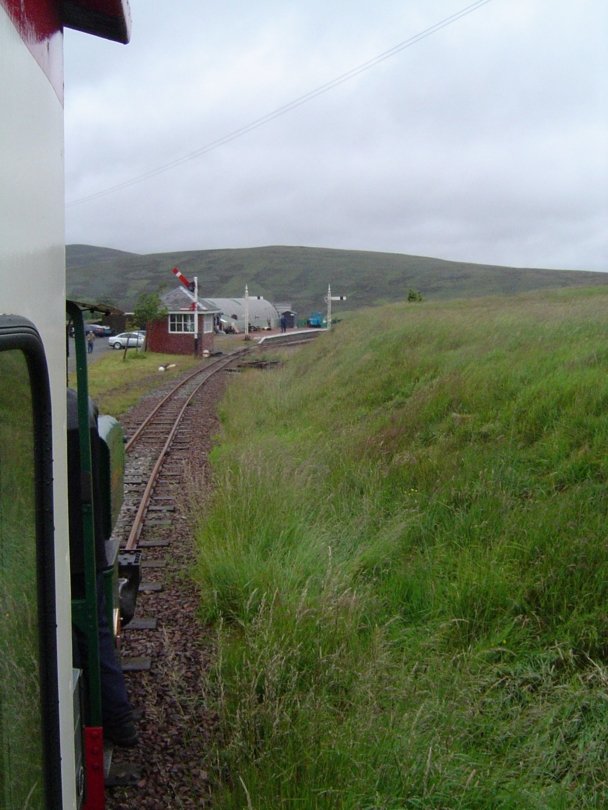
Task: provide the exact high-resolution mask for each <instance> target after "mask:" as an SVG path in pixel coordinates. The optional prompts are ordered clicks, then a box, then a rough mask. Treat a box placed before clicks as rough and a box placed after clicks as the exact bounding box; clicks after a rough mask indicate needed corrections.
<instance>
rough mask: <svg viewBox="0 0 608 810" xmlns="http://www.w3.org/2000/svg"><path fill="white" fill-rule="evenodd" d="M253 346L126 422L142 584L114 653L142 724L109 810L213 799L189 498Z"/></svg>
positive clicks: (128, 493) (131, 511)
mask: <svg viewBox="0 0 608 810" xmlns="http://www.w3.org/2000/svg"><path fill="white" fill-rule="evenodd" d="M317 334H318V332H317ZM290 338H291V339H290ZM284 342H287V343H289V344H292V345H293V344H294V343H298V342H300V337H299V336H298V335H294V334H291V335H288V336H287V340H286V341H284ZM257 346H258V344H257V343H254V342H252V343H251V344H250V345H249V346H247V347H245V348H243V349H241V350H239V351H237V352H234V353H231V354H230V355H226V356H222V357H221V358H218V359H217V360H213V361H211V362H208V363H206V364H205V365H203V366H202V367H200V368H198V369H197V370H196V371H194V372H192V373H191V374H189V375H187V376H185V377H183V378H182V379H181V380H180V382H179V383H178V384H177V385H174V386H172V387H171V388H170V390H165V391H164V392H163V393H159V392H156V393H155V394H152V395H148V396H146V397H144V398H143V399H142V401H141V403H140V405H139V406H138V407H137V408H136V409H134V410H133V411H132V412H131V413H130V415H129V417H128V418H126V419H125V420H124V423H123V427H124V428H125V433H126V436H127V437H128V441H127V443H126V445H125V447H126V451H127V454H126V466H125V500H124V504H123V508H122V510H121V515H120V517H119V521H118V523H117V528H116V530H115V534H114V536H115V539H117V540H118V542H119V545H120V546H121V548H122V549H123V552H122V554H121V557H122V556H123V555H126V556H127V557H128V555H130V554H133V555H140V567H139V569H138V570H139V572H140V574H141V581H140V582H139V595H138V599H137V609H136V612H135V616H134V618H133V620H132V621H131V622H130V623H129V624H128V625H127V626H126V627H125V628H123V630H122V636H121V658H122V665H123V669H124V670H125V672H126V677H127V682H128V689H129V694H130V697H131V700H132V702H133V703H134V705H135V706H136V707H137V708H138V709H141V712H142V718H141V720H140V721H139V724H138V725H139V731H140V745H139V746H138V748H137V749H135V750H133V751H130V750H129V751H127V750H115V751H114V754H113V762H112V769H111V771H110V776H109V779H108V780H107V785H108V786H109V787H110V788H111V789H110V790H108V791H106V793H107V798H106V807H107V810H119V808H120V809H121V810H122V808H125V807H131V806H133V807H135V806H137V807H138V808H142V810H144V809H145V808H149V810H153V809H156V808H161V807H162V808H165V807H193V808H194V807H196V808H199V807H206V806H207V804H208V801H209V795H210V788H209V780H208V776H207V771H206V769H205V768H204V767H202V766H201V763H204V761H205V756H206V750H207V741H208V739H209V738H210V737H211V735H212V733H213V727H214V723H215V719H214V718H213V717H209V716H207V713H206V708H205V704H204V701H203V700H202V697H201V696H202V695H203V694H204V692H205V689H206V688H207V683H208V667H209V661H210V660H211V659H212V655H211V653H210V649H211V648H212V646H213V640H211V639H208V638H206V637H205V632H204V628H202V627H201V625H200V623H199V621H198V619H197V616H196V612H197V606H198V593H197V590H196V586H195V584H194V582H193V580H192V578H191V577H190V576H189V572H190V571H191V570H192V567H193V565H194V564H195V551H194V547H193V528H192V526H190V525H189V524H188V517H187V515H188V511H189V509H188V499H189V497H196V498H197V499H200V498H201V497H203V498H204V496H205V492H206V491H207V489H208V487H209V486H210V484H209V481H210V476H209V475H207V468H208V463H207V454H208V452H209V450H210V449H211V446H212V437H213V436H215V435H216V434H217V431H218V428H219V422H218V420H217V417H216V403H217V402H218V401H219V399H220V397H221V396H222V395H223V391H224V389H225V385H226V380H227V379H228V375H227V374H224V373H222V372H224V371H229V370H238V368H239V367H242V366H243V365H244V366H250V365H256V364H255V363H254V364H251V363H248V362H245V363H243V360H244V355H245V354H249V353H250V350H252V349H253V350H254V351H255V349H256V348H257ZM264 348H266V346H264ZM260 367H263V366H260ZM193 493H196V494H195V495H194V496H193ZM142 752H145V753H142ZM193 774H195V775H196V778H195V779H194V781H193V776H192V775H193ZM193 784H194V785H195V787H193ZM133 785H137V787H138V789H137V790H135V791H134V789H133ZM193 790H194V791H195V793H193Z"/></svg>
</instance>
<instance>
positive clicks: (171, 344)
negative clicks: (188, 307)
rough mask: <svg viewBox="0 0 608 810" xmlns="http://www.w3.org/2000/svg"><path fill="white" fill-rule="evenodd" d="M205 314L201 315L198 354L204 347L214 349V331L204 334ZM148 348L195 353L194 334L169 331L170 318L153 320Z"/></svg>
mask: <svg viewBox="0 0 608 810" xmlns="http://www.w3.org/2000/svg"><path fill="white" fill-rule="evenodd" d="M202 329H203V316H202V315H201V316H199V330H200V331H199V341H198V354H199V355H200V354H202V353H203V349H208V350H209V351H210V352H212V351H213V332H207V333H205V334H202ZM147 337H148V350H149V351H151V352H159V353H163V354H193V353H194V336H193V335H192V334H189V333H182V334H180V333H169V319H168V318H163V319H162V320H161V321H151V322H150V323H148V329H147Z"/></svg>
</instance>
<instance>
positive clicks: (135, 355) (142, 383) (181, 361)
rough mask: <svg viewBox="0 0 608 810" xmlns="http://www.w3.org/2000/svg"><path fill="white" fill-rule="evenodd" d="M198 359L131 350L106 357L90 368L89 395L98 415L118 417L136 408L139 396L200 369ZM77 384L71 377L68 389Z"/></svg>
mask: <svg viewBox="0 0 608 810" xmlns="http://www.w3.org/2000/svg"><path fill="white" fill-rule="evenodd" d="M200 362H201V360H200V358H195V357H190V356H185V355H174V354H157V353H152V352H140V351H135V350H133V349H130V350H129V351H128V352H127V356H126V359H124V352H122V351H120V352H118V351H116V352H112V353H111V354H110V353H108V354H106V355H105V356H104V357H101V358H100V359H99V360H96V361H95V362H94V363H90V364H89V394H90V396H91V397H92V398H93V399H94V400H95V402H96V403H97V404H98V406H99V409H100V411H101V413H109V414H112V416H116V417H118V416H120V415H121V414H123V413H125V411H127V410H128V409H129V408H130V407H132V406H133V405H135V404H136V403H137V402H139V400H140V399H141V398H142V396H145V395H146V394H147V393H149V392H150V391H154V390H155V389H156V388H158V387H159V386H160V385H162V384H163V383H164V382H166V381H167V380H169V379H171V378H176V377H179V375H180V374H183V373H184V371H187V370H188V369H189V368H193V367H194V366H196V365H199V364H200ZM168 363H174V364H175V366H174V367H173V368H170V369H167V370H166V371H164V372H160V371H159V370H158V369H159V366H164V365H166V364H168ZM75 384H76V374H75V373H72V374H70V385H74V386H75Z"/></svg>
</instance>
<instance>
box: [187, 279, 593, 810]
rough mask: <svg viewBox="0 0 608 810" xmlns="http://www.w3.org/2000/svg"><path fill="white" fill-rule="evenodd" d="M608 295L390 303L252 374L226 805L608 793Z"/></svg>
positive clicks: (224, 442) (240, 405) (225, 586)
mask: <svg viewBox="0 0 608 810" xmlns="http://www.w3.org/2000/svg"><path fill="white" fill-rule="evenodd" d="M607 310H608V297H607V296H606V294H605V293H602V292H598V291H588V292H587V293H582V292H580V291H577V292H575V293H574V292H559V293H553V294H545V295H543V296H540V295H537V296H526V297H522V298H518V299H508V300H506V299H505V300H503V299H487V300H484V301H476V302H473V303H464V302H456V303H452V304H443V305H437V304H427V303H425V304H417V305H416V306H415V307H412V306H410V307H408V306H394V307H388V308H385V309H382V310H380V311H378V310H374V311H370V312H367V313H364V314H363V315H362V316H361V317H359V318H356V319H353V320H352V321H349V322H348V323H344V324H342V325H341V326H340V327H339V328H338V329H337V330H335V332H333V333H331V334H329V335H326V336H324V337H323V338H322V339H320V340H318V341H317V343H316V344H315V345H314V346H310V347H306V348H305V349H303V350H302V351H301V352H300V353H299V354H298V355H297V357H294V358H293V360H291V361H290V362H289V363H288V364H287V365H286V366H285V367H284V368H283V369H281V370H279V371H272V372H264V374H263V376H261V375H260V374H259V373H251V374H247V375H243V376H242V378H241V379H240V380H239V381H238V383H236V384H235V385H233V386H232V387H231V388H230V390H229V394H228V396H227V398H226V400H225V403H224V410H223V430H222V436H221V442H220V444H219V446H218V447H217V448H216V450H215V451H214V459H213V460H214V467H215V476H216V490H215V494H214V496H213V498H212V502H211V503H210V504H208V505H207V508H206V511H205V515H204V517H202V518H201V519H200V523H199V529H198V542H199V550H200V553H199V565H198V572H197V575H198V579H199V581H200V584H201V593H202V605H201V611H202V615H203V617H204V619H206V620H207V621H210V622H213V623H214V624H215V627H216V631H217V643H218V659H217V663H216V666H215V669H214V672H213V677H212V679H211V683H210V687H209V695H208V696H207V699H208V700H210V701H211V702H213V703H214V705H215V706H216V708H217V712H218V716H219V718H220V724H219V725H220V730H221V735H220V739H219V742H218V745H217V747H216V749H215V750H214V751H213V752H212V755H211V756H212V758H213V761H214V764H215V766H216V773H217V778H218V788H217V792H216V805H217V807H226V808H228V807H234V808H236V807H239V808H240V807H254V808H276V807H291V806H293V807H302V808H332V807H336V808H350V807H352V808H401V807H408V808H409V807H411V808H427V807H428V808H446V807H450V808H452V807H462V808H522V807H524V808H527V807H529V808H561V807H563V808H566V807H573V806H577V807H579V806H580V807H603V806H606V805H607V804H608V787H607V781H606V776H605V764H606V757H607V755H608V750H607V746H608V743H607V742H606V738H607V735H606V722H607V720H608V701H607V700H606V697H605V691H606V685H607V683H608V668H607V666H606V665H607V662H608V644H607V642H606V638H607V637H608V635H607V634H608V612H607V610H606V604H608V542H607V541H606V528H605V527H606V512H607V510H608V494H607V492H606V476H607V474H608V460H607V459H608V410H607V408H606V405H608V376H607V371H608V332H607V330H606V315H605V313H606V311H607Z"/></svg>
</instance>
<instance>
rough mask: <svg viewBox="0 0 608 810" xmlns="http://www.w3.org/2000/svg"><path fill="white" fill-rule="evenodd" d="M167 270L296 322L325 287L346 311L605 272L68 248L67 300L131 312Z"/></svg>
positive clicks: (288, 254)
mask: <svg viewBox="0 0 608 810" xmlns="http://www.w3.org/2000/svg"><path fill="white" fill-rule="evenodd" d="M175 265H177V266H179V268H180V270H182V272H183V273H184V274H185V275H186V276H188V277H192V276H198V279H199V290H200V294H201V296H209V297H216V298H220V297H226V298H233V297H240V296H242V295H243V294H244V289H245V284H248V285H249V293H250V295H263V296H264V297H265V298H267V299H269V300H271V301H274V302H280V301H287V302H291V304H292V306H293V307H294V309H295V310H296V311H297V312H298V313H299V314H300V315H302V316H306V315H307V314H308V313H310V312H311V311H313V310H318V309H323V307H324V303H323V297H324V296H325V294H326V292H327V285H328V284H331V286H332V292H333V293H334V294H337V295H346V296H348V308H349V309H358V308H361V307H364V306H369V305H372V304H379V303H383V302H384V303H386V302H392V301H396V300H403V299H405V298H406V297H407V293H408V290H409V289H410V288H412V289H415V290H419V291H420V292H422V294H423V295H424V297H425V298H431V299H433V298H468V297H471V296H483V295H497V294H505V293H507V294H513V293H518V292H525V291H528V290H536V289H544V288H555V287H570V286H580V285H583V286H589V285H602V284H608V274H604V273H589V272H578V271H559V270H538V269H526V268H514V267H495V266H491V265H481V264H466V263H463V262H450V261H444V260H441V259H432V258H426V257H422V256H407V255H401V254H396V253H373V252H365V251H348V250H330V249H326V248H308V247H276V246H275V247H260V248H250V249H234V250H199V251H183V252H178V253H156V254H150V255H140V254H135V253H126V252H123V251H117V250H111V249H109V248H100V247H93V246H90V245H68V247H67V287H68V295H69V296H70V297H72V298H75V299H76V300H94V301H98V302H104V303H110V304H114V305H116V306H119V307H120V308H122V309H125V310H130V309H132V308H133V306H134V304H135V302H136V300H137V297H138V296H139V295H140V294H141V293H142V292H154V291H157V290H159V289H161V288H166V287H168V286H171V285H172V284H173V277H172V276H171V273H170V270H171V268H172V267H174V266H175Z"/></svg>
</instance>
